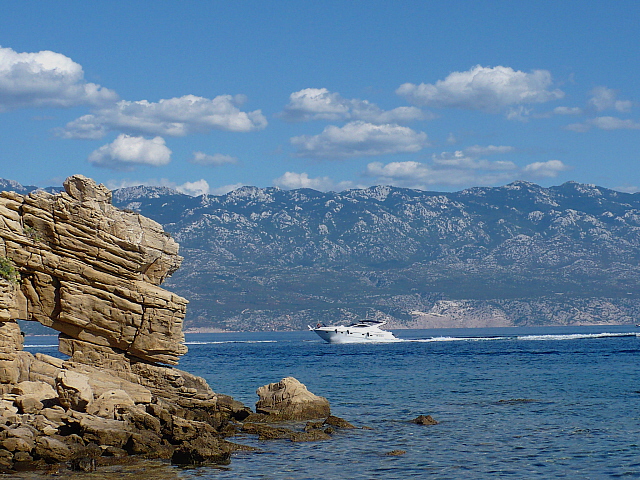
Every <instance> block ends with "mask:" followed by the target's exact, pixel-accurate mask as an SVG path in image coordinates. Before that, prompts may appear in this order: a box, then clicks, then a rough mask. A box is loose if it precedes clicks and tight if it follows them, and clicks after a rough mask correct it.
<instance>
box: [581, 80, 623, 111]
mask: <svg viewBox="0 0 640 480" xmlns="http://www.w3.org/2000/svg"><path fill="white" fill-rule="evenodd" d="M616 97H617V92H616V91H615V90H612V89H610V88H607V87H602V86H600V87H595V88H594V89H593V90H591V98H590V99H589V101H588V105H589V106H590V107H592V108H594V109H595V110H596V111H598V112H602V111H603V110H610V109H614V110H617V111H618V112H628V111H629V110H631V107H632V102H630V101H629V100H616Z"/></svg>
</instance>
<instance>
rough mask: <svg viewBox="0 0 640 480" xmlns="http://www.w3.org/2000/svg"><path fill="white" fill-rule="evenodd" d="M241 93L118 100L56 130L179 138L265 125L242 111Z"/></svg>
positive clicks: (257, 115) (89, 135)
mask: <svg viewBox="0 0 640 480" xmlns="http://www.w3.org/2000/svg"><path fill="white" fill-rule="evenodd" d="M245 100H246V98H245V97H244V96H243V95H236V96H235V97H233V96H231V95H220V96H217V97H215V98H213V99H208V98H203V97H197V96H195V95H185V96H183V97H177V98H170V99H162V100H160V101H159V102H149V101H147V100H140V101H136V102H130V101H126V100H121V101H119V102H117V103H116V104H114V105H111V106H109V107H105V108H101V109H98V110H96V111H95V112H93V113H91V114H90V115H84V116H82V117H80V118H77V119H76V120H73V121H72V122H69V123H68V124H67V125H66V126H65V128H64V129H62V130H60V131H58V134H59V135H60V136H62V137H63V138H84V139H98V138H102V137H103V136H104V135H105V134H106V133H107V132H108V131H119V132H124V133H128V134H133V135H163V136H169V137H182V136H184V135H189V134H192V133H202V132H208V131H210V130H214V129H215V130H225V131H229V132H250V131H254V130H261V129H263V128H265V127H266V126H267V119H266V118H265V117H264V115H262V112H261V111H260V110H255V111H253V112H244V111H242V110H240V108H239V107H240V106H241V105H242V103H244V101H245Z"/></svg>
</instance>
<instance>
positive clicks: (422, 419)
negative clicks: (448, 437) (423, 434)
mask: <svg viewBox="0 0 640 480" xmlns="http://www.w3.org/2000/svg"><path fill="white" fill-rule="evenodd" d="M411 422H413V423H417V424H418V425H437V424H438V421H437V420H435V419H434V418H433V417H432V416H431V415H419V416H417V417H416V418H414V419H413V420H411Z"/></svg>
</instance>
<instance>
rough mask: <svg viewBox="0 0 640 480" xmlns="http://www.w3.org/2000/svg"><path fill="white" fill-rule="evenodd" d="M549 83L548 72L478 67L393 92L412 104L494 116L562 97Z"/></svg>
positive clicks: (408, 84)
mask: <svg viewBox="0 0 640 480" xmlns="http://www.w3.org/2000/svg"><path fill="white" fill-rule="evenodd" d="M551 83H552V82H551V74H550V73H549V72H548V71H547V70H534V71H533V72H531V73H525V72H522V71H519V70H513V69H512V68H510V67H502V66H497V67H493V68H491V67H482V66H480V65H477V66H475V67H474V68H472V69H471V70H468V71H466V72H453V73H451V74H449V75H448V76H447V78H445V79H444V80H438V81H437V82H436V83H435V84H425V83H422V84H420V85H415V84H413V83H405V84H404V85H401V86H400V87H399V88H398V89H397V90H396V93H397V94H398V95H402V96H404V97H406V98H407V100H409V101H410V102H411V103H413V104H415V105H421V106H430V107H453V108H464V109H470V110H482V111H486V112H492V113H496V112H500V111H502V110H503V109H504V108H506V107H509V106H517V105H523V104H529V103H543V102H548V101H551V100H556V99H559V98H562V97H564V93H563V92H562V91H560V90H557V89H556V90H552V91H551V90H548V88H549V87H550V86H551ZM515 112H516V113H518V112H517V111H515ZM522 113H523V112H519V113H518V114H519V115H522ZM513 114H514V113H513V112H512V115H513Z"/></svg>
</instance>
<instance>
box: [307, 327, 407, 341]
mask: <svg viewBox="0 0 640 480" xmlns="http://www.w3.org/2000/svg"><path fill="white" fill-rule="evenodd" d="M309 328H310V330H312V331H313V332H315V333H316V335H318V336H319V337H320V338H321V339H323V340H324V341H325V342H328V343H382V342H397V341H399V340H398V339H397V338H396V337H394V336H393V333H391V332H387V331H385V330H380V329H379V328H352V327H343V326H339V327H318V328H311V327H309Z"/></svg>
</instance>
